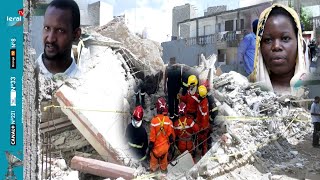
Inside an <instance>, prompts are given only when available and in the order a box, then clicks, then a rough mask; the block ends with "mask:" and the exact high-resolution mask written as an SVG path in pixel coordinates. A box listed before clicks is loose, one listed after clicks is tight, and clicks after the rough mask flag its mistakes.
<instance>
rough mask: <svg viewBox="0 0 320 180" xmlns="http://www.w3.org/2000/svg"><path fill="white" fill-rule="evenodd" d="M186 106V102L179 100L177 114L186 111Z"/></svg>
mask: <svg viewBox="0 0 320 180" xmlns="http://www.w3.org/2000/svg"><path fill="white" fill-rule="evenodd" d="M186 107H187V105H186V103H184V102H181V103H180V104H179V105H178V113H179V115H181V116H182V115H184V114H185V112H186Z"/></svg>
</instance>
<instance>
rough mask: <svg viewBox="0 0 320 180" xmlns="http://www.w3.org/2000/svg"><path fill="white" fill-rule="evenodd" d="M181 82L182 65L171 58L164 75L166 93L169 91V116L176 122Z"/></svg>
mask: <svg viewBox="0 0 320 180" xmlns="http://www.w3.org/2000/svg"><path fill="white" fill-rule="evenodd" d="M180 84H181V67H180V66H178V65H177V64H176V60H175V59H174V58H170V62H169V65H168V67H167V68H166V71H165V76H164V85H163V86H164V93H165V94H166V93H168V105H169V116H170V119H171V120H172V121H173V122H174V121H175V120H176V119H177V118H178V104H179V100H178V99H177V94H178V93H179V90H180Z"/></svg>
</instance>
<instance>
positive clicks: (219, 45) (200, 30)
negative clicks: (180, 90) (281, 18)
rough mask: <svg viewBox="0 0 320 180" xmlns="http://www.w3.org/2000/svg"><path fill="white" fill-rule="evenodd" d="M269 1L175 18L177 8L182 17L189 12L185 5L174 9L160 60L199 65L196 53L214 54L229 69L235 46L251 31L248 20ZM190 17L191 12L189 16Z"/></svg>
mask: <svg viewBox="0 0 320 180" xmlns="http://www.w3.org/2000/svg"><path fill="white" fill-rule="evenodd" d="M270 5H271V3H270V2H266V3H261V4H257V5H253V6H248V7H244V8H239V9H235V10H229V11H226V9H227V7H226V6H214V7H208V8H207V11H206V12H205V13H204V16H201V17H195V18H189V19H185V18H182V17H179V18H180V20H182V21H178V20H177V19H179V18H177V17H175V16H177V15H176V14H177V9H179V11H183V12H180V13H179V15H180V14H183V17H188V15H185V14H186V13H191V12H192V11H190V10H189V8H188V7H192V6H190V5H188V4H186V5H183V7H184V8H181V6H178V7H179V8H176V7H175V8H174V9H173V12H176V13H173V14H172V16H173V17H172V40H171V41H169V42H163V43H162V44H161V45H162V47H163V56H162V59H163V61H164V62H165V63H167V62H168V61H169V59H170V58H175V59H176V61H177V62H179V63H184V64H187V65H190V66H194V65H199V59H200V55H201V54H203V55H204V56H205V57H206V58H208V57H209V56H210V55H212V54H216V55H218V62H219V64H220V65H223V68H227V69H230V70H232V68H233V64H235V61H236V57H237V48H238V45H239V43H240V41H241V39H242V38H243V36H245V35H246V34H247V33H249V32H251V31H252V28H251V23H252V21H253V20H254V19H257V18H258V17H259V15H260V13H261V12H262V11H263V10H264V9H265V8H266V7H268V6H270ZM189 16H190V17H191V14H190V15H189Z"/></svg>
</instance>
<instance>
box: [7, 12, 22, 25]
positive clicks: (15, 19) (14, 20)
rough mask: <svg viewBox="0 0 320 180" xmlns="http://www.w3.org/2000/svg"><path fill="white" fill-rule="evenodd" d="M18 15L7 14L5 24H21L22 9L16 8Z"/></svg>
mask: <svg viewBox="0 0 320 180" xmlns="http://www.w3.org/2000/svg"><path fill="white" fill-rule="evenodd" d="M18 15H19V16H7V17H6V21H7V26H22V24H23V23H22V18H23V9H19V10H18Z"/></svg>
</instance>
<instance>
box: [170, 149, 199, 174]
mask: <svg viewBox="0 0 320 180" xmlns="http://www.w3.org/2000/svg"><path fill="white" fill-rule="evenodd" d="M172 163H173V164H174V163H177V164H175V165H174V166H173V165H171V164H169V166H168V174H167V178H168V179H179V178H177V176H182V175H183V176H184V173H185V172H187V171H189V170H190V169H191V168H192V167H193V166H194V161H193V158H192V156H191V154H190V153H189V151H185V152H183V153H182V154H181V155H179V156H178V157H177V158H176V160H175V161H174V162H172Z"/></svg>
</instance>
